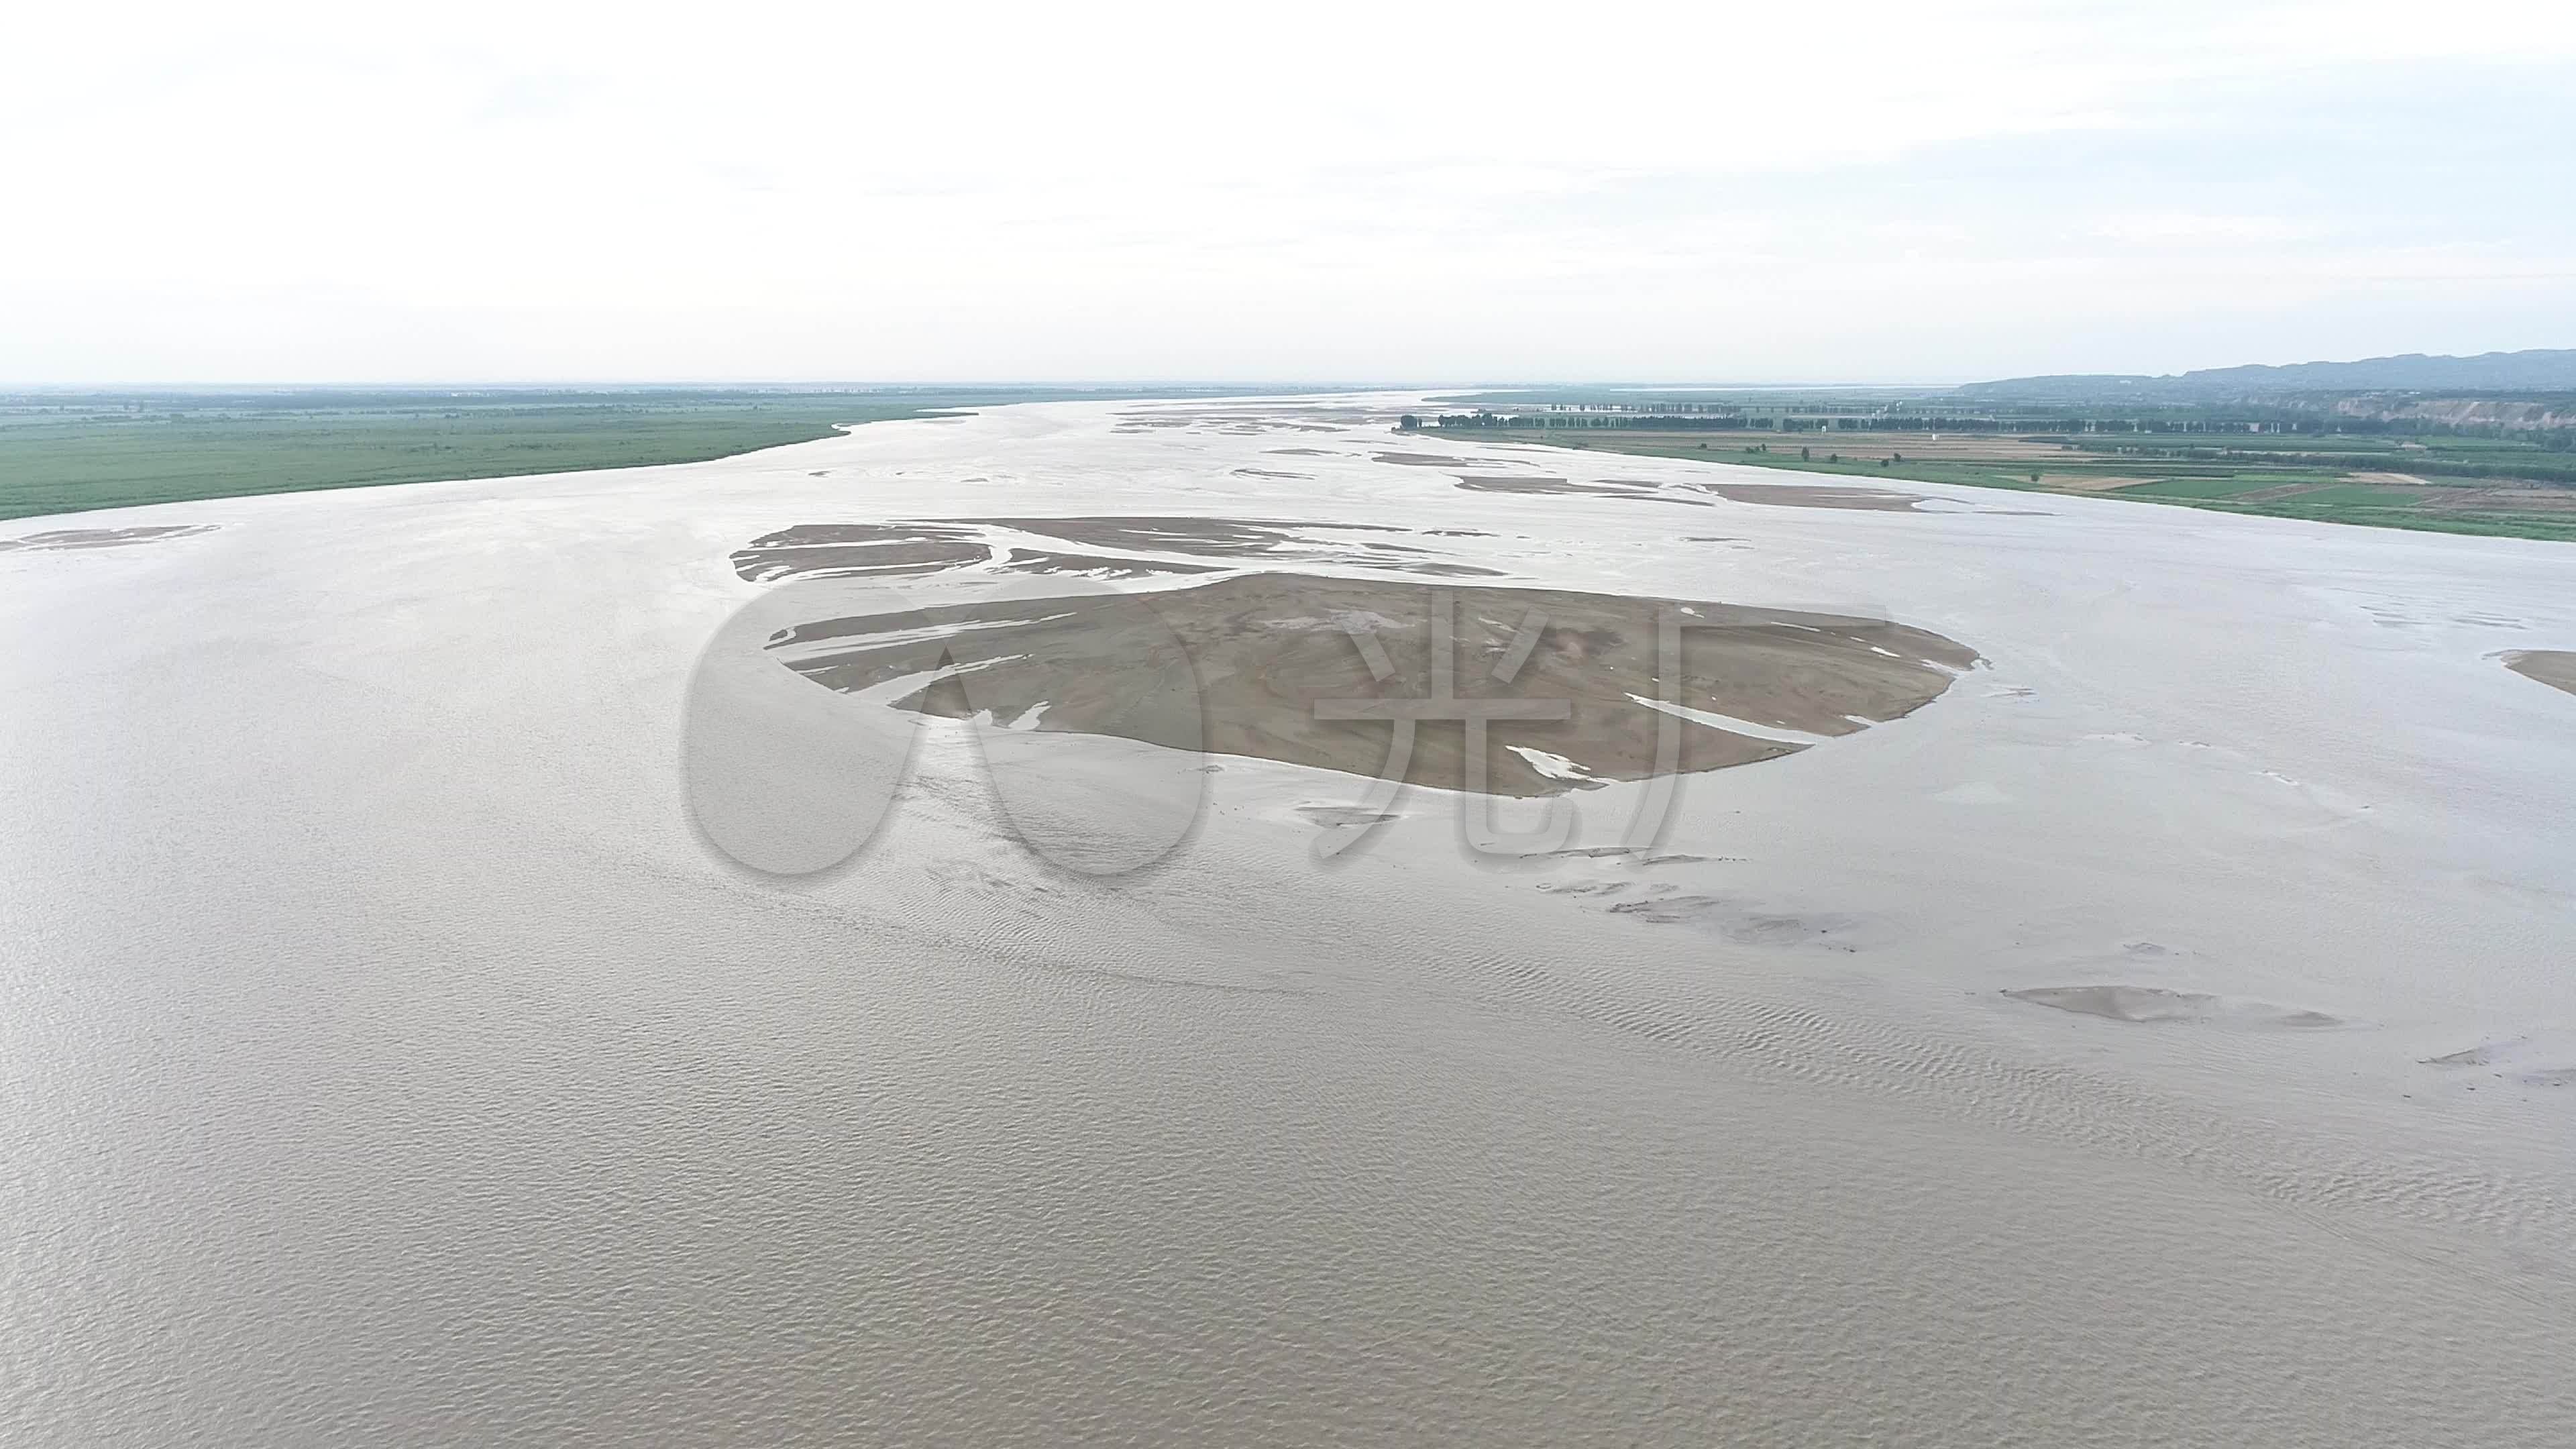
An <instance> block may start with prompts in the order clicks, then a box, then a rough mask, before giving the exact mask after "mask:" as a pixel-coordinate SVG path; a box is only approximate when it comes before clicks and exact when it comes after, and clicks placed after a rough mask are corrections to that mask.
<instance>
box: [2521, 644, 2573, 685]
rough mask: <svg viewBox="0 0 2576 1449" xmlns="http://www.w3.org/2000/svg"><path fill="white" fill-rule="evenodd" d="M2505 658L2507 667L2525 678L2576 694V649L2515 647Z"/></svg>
mask: <svg viewBox="0 0 2576 1449" xmlns="http://www.w3.org/2000/svg"><path fill="white" fill-rule="evenodd" d="M2503 658H2504V667H2505V668H2507V669H2510V670H2512V671H2513V672H2514V673H2516V674H2519V675H2521V676H2522V677H2523V678H2525V679H2537V680H2539V681H2540V682H2541V683H2543V684H2546V685H2548V686H2549V687H2550V688H2552V689H2563V690H2565V691H2567V692H2568V693H2569V694H2576V649H2515V650H2511V651H2508V652H2507V653H2506V654H2505V655H2504V656H2503Z"/></svg>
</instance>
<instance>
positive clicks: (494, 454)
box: [0, 389, 1136, 518]
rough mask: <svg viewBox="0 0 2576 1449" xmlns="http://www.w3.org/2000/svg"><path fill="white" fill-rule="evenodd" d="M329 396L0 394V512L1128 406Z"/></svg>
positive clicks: (1020, 397) (569, 465) (993, 397)
mask: <svg viewBox="0 0 2576 1449" xmlns="http://www.w3.org/2000/svg"><path fill="white" fill-rule="evenodd" d="M1135 395H1136V394H1134V393H1132V392H1128V393H1100V394H1094V393H1085V392H1073V391H1066V390H1049V391H1039V390H1034V389H1026V390H1015V389H997V390H992V391H982V392H967V391H932V390H926V389H888V390H884V391H871V392H848V393H790V392H779V393H754V392H715V391H708V392H685V391H658V392H649V393H643V392H638V393H596V392H594V393H561V392H549V393H525V394H508V393H489V392H485V393H473V394H464V395H450V394H437V393H422V392H400V393H396V392H372V393H359V392H346V393H343V392H334V393H306V394H280V395H249V394H237V395H230V396H222V395H177V394H125V395H117V396H100V397H84V398H67V397H61V396H54V395H44V394H36V395H25V396H18V397H8V398H0V518H27V517H32V516H35V515H39V514H49V513H72V512H79V511H82V510H86V509H93V508H126V507H132V506H134V505H137V504H145V503H175V502H180V501H183V500H187V499H195V498H232V497H240V496H243V495H246V494H253V493H295V492H304V491H309V490H313V489H322V488H362V487H367V486H370V485H374V484H381V483H419V482H427V481H431V480H435V479H454V478H500V477H510V476H514V475H519V474H528V473H560V472H571V471H575V470H580V469H590V468H634V467H642V466H646V465H649V464H657V463H695V462H703V461H705V460H707V459H710V458H723V457H728V456H731V455H733V454H736V453H747V452H751V451H753V450H755V449H759V448H774V447H777V446H779V445H781V444H784V443H801V442H806V441H809V440H811V439H815V438H828V437H830V436H832V434H833V433H834V432H835V431H836V429H837V427H839V426H845V425H849V424H855V423H868V422H876V421H881V420H884V419H888V418H909V417H919V416H922V415H923V414H924V413H925V412H927V411H929V410H931V409H934V408H950V407H973V406H978V405H989V404H1001V403H1011V402H1037V401H1043V400H1048V399H1061V398H1081V397H1109V396H1135Z"/></svg>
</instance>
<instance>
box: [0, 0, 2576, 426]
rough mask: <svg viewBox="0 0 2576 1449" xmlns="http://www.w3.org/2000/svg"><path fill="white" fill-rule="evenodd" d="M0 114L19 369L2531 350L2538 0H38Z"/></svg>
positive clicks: (1515, 373)
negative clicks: (1119, 1)
mask: <svg viewBox="0 0 2576 1449" xmlns="http://www.w3.org/2000/svg"><path fill="white" fill-rule="evenodd" d="M1399 10H1400V11H1403V12H1404V13H1401V14H1399V13H1396V12H1398V11H1399ZM75 11H78V12H80V13H77V14H75V13H74V12H75ZM0 136H5V137H6V138H7V140H6V148H5V151H0V156H5V162H0V164H5V166H6V173H5V186H0V196H5V197H6V198H7V199H8V203H9V204H8V208H7V216H6V221H5V225H0V381H5V382H13V383H40V384H41V383H136V382H219V381H238V382H254V381H256V382H282V381H312V382H407V381H544V380H602V381H608V380H708V381H733V380H844V381H894V380H952V379H953V380H1002V379H1090V380H1133V379H1146V378H1153V379H1212V380H1254V379H1262V380H1285V379H1315V380H1324V379H1348V380H1418V381H1423V382H1442V383H1448V382H1463V381H1473V380H1506V379H1526V380H1538V379H1552V380H1587V379H1589V380H1614V379H1615V380H1652V381H1703V382H1725V381H1899V382H1930V381H1951V380H1967V379H1973V378H1980V377H1992V376H2003V375H2011V374H2019V373H2030V372H2055V371H2150V372H2161V371H2172V370H2180V369H2185V368H2191V367H2202V366H2218V365H2227V364H2233V363H2240V362H2257V361H2260V362H2288V361H2301V360H2307V359H2312V358H2329V357H2330V358H2343V357H2358V356H2367V355H2371V354H2377V353H2388V352H2404V351H2425V352H2479V351H2486V350H2489V349H2497V348H2522V347H2550V346H2576V180H2571V172H2576V164H2571V159H2572V158H2576V146H2572V145H2571V138H2576V6H2571V5H2569V4H2567V3H2565V0H2558V3H2550V4H2523V3H2499V0H2447V3H2442V4H2439V5H2431V4H2425V3H2420V0H2418V3H2406V4H2382V3H2376V0H2344V3H2335V4H2304V3H2299V4H2277V3H2267V0H2229V3H2224V4H2207V5H2204V4H2200V3H2198V0H2162V3H2157V4H2152V5H2136V6H2129V5H2110V6H2082V5H2074V4H2062V3H2060V4H2038V3H2028V4H2018V3H2017V4H1948V5H1944V4H1937V3H1921V0H1912V3H1905V4H1891V5H1878V4H1872V3H1856V0H1845V3H1841V4H1837V5H1834V6H1830V7H1826V8H1823V9H1821V10H1819V9H1814V8H1810V7H1793V6H1782V5H1765V6H1760V7H1753V6H1740V7H1739V6H1729V5H1718V4H1694V5H1685V6H1678V7H1674V8H1671V9H1660V8H1655V9H1648V8H1635V9H1615V8H1603V7H1588V6H1564V7H1530V8H1521V7H1514V6H1509V5H1497V4H1478V5H1473V6H1460V7H1455V8H1444V9H1439V10H1433V9H1429V8H1416V7H1401V6H1388V5H1385V4H1382V3H1381V4H1373V5H1365V6H1350V7H1343V6H1335V5H1322V4H1300V5H1294V6H1270V7H1259V8H1255V7H1219V6H1214V5H1209V6H1194V7H1170V8H1132V7H1102V6H1080V5H1065V4H1055V5H1048V6H1043V7H1032V8H1029V9H1026V10H1017V9H1012V8H1007V7H994V6H976V7H940V6H922V5H909V6H903V7H899V8H877V7H872V6H867V5H864V4H860V5H853V4H846V3H844V4H814V5H802V4H760V3H753V4H727V5H716V4H704V3H697V4H690V5H686V6H662V5H655V4H620V5H617V6H613V7H609V6H603V7H600V8H598V9H595V10H592V9H584V8H574V7H564V6H551V5H547V4H543V3H512V4H504V5H492V4H483V3H479V0H467V3H442V4H439V5H434V6H432V5H420V6H356V5H349V4H346V3H334V4H330V5H316V6H311V7H299V6H281V5H271V4H261V3H256V0H254V3H252V4H249V5H246V6H235V5H224V6H209V5H204V4H198V3H191V4H184V5H179V4H173V5H160V4H144V5H116V4H109V5H106V6H104V7H75V6H69V5H54V6H44V7H29V8H26V9H23V10H22V11H21V13H19V14H18V15H17V16H16V17H15V18H13V19H12V20H11V21H10V22H9V23H8V25H7V27H6V30H5V40H4V41H0Z"/></svg>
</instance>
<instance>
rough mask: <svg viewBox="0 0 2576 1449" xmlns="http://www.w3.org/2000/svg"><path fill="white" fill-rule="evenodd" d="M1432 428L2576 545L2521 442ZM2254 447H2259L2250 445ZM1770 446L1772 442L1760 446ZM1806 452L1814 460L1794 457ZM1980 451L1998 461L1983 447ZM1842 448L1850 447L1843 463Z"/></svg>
mask: <svg viewBox="0 0 2576 1449" xmlns="http://www.w3.org/2000/svg"><path fill="white" fill-rule="evenodd" d="M1432 431H1435V432H1437V433H1439V434H1440V435H1441V436H1444V437H1451V438H1456V439H1458V440H1459V441H1462V442H1481V443H1544V444H1547V445H1549V446H1552V447H1560V448H1568V449H1574V450H1578V451H1585V452H1602V453H1622V454H1637V455H1643V456H1649V457H1661V458H1688V459H1695V460H1698V461H1700V462H1709V463H1732V464H1737V465H1741V466H1749V467H1756V468H1782V469H1788V470H1792V471H1795V472H1800V473H1825V474H1833V475H1838V476H1843V477H1849V478H1855V479H1870V480H1875V481H1879V482H1895V481H1913V482H1920V483H1958V484H1966V485H1969V486H1972V487H1979V488H2009V489H2016V490H2019V491H2022V492H2046V493H2081V494H2082V495H2083V496H2086V497H2091V498H2115V499H2128V500H2131V501H2135V502H2139V503H2162V504H2167V505H2173V506H2179V507H2188V508H2206V509H2213V510H2217V511H2221V512H2228V513H2250V514H2257V515H2260V516H2263V517H2270V518H2297V519H2305V520H2309V521H2313V522H2320V523H2349V524H2360V525H2364V526H2368V527H2374V528H2410V529H2426V530H2433V531H2437V532H2443V533H2465V534H2482V535H2490V536H2503V537H2514V538H2538V539H2555V540H2570V541H2576V487H2570V486H2567V485H2566V484H2564V483H2562V482H2560V481H2558V475H2559V473H2561V472H2562V471H2563V470H2565V469H2567V468H2568V467H2569V463H2570V459H2569V455H2568V454H2566V453H2561V452H2551V451H2547V450H2544V449H2541V448H2538V447H2535V446H2533V445H2531V444H2529V443H2524V442H2520V441H2515V440H2500V439H2484V438H2449V437H2445V438H2440V439H2435V440H2426V441H2425V442H2423V443H2417V444H2413V445H2411V446H2410V445H2408V444H2407V443H2402V442H2399V441H2396V440H2392V439H2387V438H2371V439H2349V440H2348V439H2340V438H2318V437H2313V436H2311V437H2305V438H2283V439H2278V440H2271V439H2253V438H2247V439H2237V438H2224V439H2222V440H2220V441H2223V442H2224V444H2225V449H2226V451H2227V452H2228V453H2229V454H2239V455H2241V454H2251V455H2254V456H2251V457H2245V456H2237V457H2231V458H2222V459H2213V458H2211V457H2208V456H2205V454H2206V453H2208V452H2209V451H2210V450H2211V449H2212V446H2213V438H2212V436H2211V435H2209V434H2205V433H2191V434H2172V435H2158V434H2129V435H2122V436H2117V437H2105V438H2099V439H2096V438H2053V437H2027V438H2006V437H1998V438H1993V439H1990V440H1982V441H1979V442H1973V443H1971V442H1963V441H1962V440H1960V439H1957V438H1955V437H1954V438H1952V439H1951V440H1950V441H1949V443H1948V444H1947V450H1948V451H1950V452H1952V454H1953V455H1952V456H1947V457H1940V458H1924V457H1916V456H1904V457H1902V458H1900V457H1898V456H1897V455H1899V454H1902V453H1904V452H1905V450H1906V449H1908V448H1915V447H1920V446H1924V445H1923V444H1920V443H1918V442H1916V441H1913V440H1911V439H1908V438H1907V437H1904V436H1902V435H1897V434H1864V435H1857V436H1856V435H1853V434H1850V433H1840V432H1834V431H1812V432H1806V433H1786V434H1768V433H1746V432H1717V433H1687V432H1657V431H1653V430H1650V429H1623V428H1555V427H1550V428H1534V427H1491V426H1467V427H1451V428H1436V429H1433V430H1432ZM2249 442H2251V443H2254V444H2256V446H2253V447H2248V446H2246V444H2247V443H2249ZM2275 444H2277V445H2275ZM1766 447H1767V449H1768V450H1767V451H1757V450H1759V449H1764V448H1766ZM1802 447H1803V448H1805V449H1807V450H1808V452H1809V454H1810V456H1808V457H1806V458H1801V457H1800V456H1799V453H1798V450H1799V449H1800V448H1802ZM1980 452H1991V453H1993V454H1994V455H1995V456H1990V457H1989V456H1975V454H1978V453H1980ZM1836 453H1840V454H1841V457H1840V458H1839V459H1836V458H1835V456H1834V455H1835V454H1836ZM1960 454H1966V456H1961V455H1960ZM2194 454H2202V455H2203V456H2194ZM2266 454H2279V455H2283V456H2277V457H2274V456H2263V455H2266ZM2169 455H2171V456H2169ZM2291 455H2301V456H2291ZM2470 463H2474V464H2477V465H2481V466H2484V467H2487V468H2489V469H2492V470H2494V473H2495V475H2496V476H2480V477H2466V476H2452V475H2447V474H2443V473H2440V472H2439V471H2438V467H2439V465H2444V464H2470ZM2410 464H2411V465H2413V467H2412V468H2410ZM2427 465H2433V466H2430V467H2428V466H2427ZM2521 468H2527V469H2528V470H2529V474H2530V476H2529V477H2517V476H2515V473H2516V470H2517V469H2521ZM2418 469H2420V470H2422V472H2423V474H2424V476H2423V479H2422V483H2421V485H2420V486H2409V487H2390V486H2387V485H2386V484H2385V483H2382V482H2380V481H2377V479H2376V478H2375V477H2373V475H2375V474H2380V473H2393V474H2410V475H2411V474H2412V473H2413V472H2414V471H2415V470H2418ZM2034 475H2037V477H2036V478H2034ZM2354 475H2360V476H2359V477H2358V478H2356V477H2355V476H2354ZM2096 480H2098V481H2096ZM2121 480H2136V481H2121Z"/></svg>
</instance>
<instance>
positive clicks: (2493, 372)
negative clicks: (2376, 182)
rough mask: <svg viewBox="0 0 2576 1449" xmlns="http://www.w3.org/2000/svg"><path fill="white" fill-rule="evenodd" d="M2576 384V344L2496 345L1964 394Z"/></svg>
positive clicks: (2032, 382) (2233, 393)
mask: <svg viewBox="0 0 2576 1449" xmlns="http://www.w3.org/2000/svg"><path fill="white" fill-rule="evenodd" d="M2361 392H2431V393H2443V394H2450V395H2459V394H2464V393H2467V394H2474V393H2499V392H2513V393H2534V392H2539V393H2566V392H2576V348H2549V349H2533V350H2530V351H2525V352H2488V353H2482V354H2480V355H2478V356H2476V357H2428V356H2426V355H2424V354H2423V353H2420V352H2410V353H2407V354H2405V355H2404V356H2402V357H2369V358H2364V359H2362V360H2361V361H2359V362H2297V363H2291V364H2289V365H2288V366H2284V367H2266V366H2260V365H2257V366H2250V367H2212V368H2203V369H2201V370H2200V371H2198V372H2186V373H2181V374H2179V375H2170V376H2164V377H2149V376H2144V375H2131V374H2123V373H2070V374H2065V375H2061V376H2055V377H2012V378H2005V379H2003V380H2001V381H1999V382H1977V383H1970V384H1969V385H1967V386H1966V387H1962V388H1959V389H1957V392H1956V395H1957V396H1960V397H1963V398H1976V399H1979V400H1981V401H1989V402H2079V401H2080V402H2093V401H2113V400H2117V401H2125V402H2145V403H2164V402H2170V403H2194V402H2214V401H2221V400H2225V399H2231V398H2245V397H2253V396H2259V395H2263V394H2269V393H2361Z"/></svg>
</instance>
